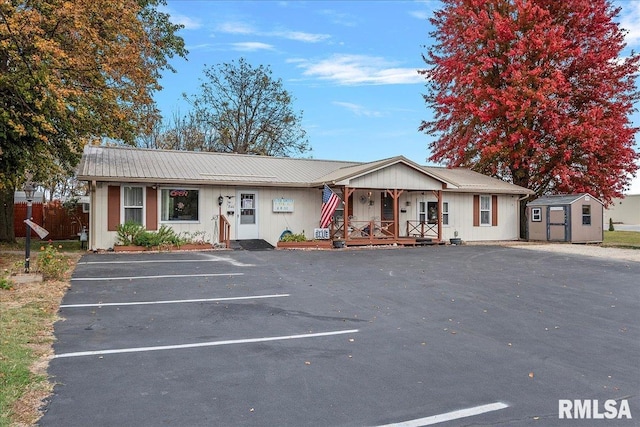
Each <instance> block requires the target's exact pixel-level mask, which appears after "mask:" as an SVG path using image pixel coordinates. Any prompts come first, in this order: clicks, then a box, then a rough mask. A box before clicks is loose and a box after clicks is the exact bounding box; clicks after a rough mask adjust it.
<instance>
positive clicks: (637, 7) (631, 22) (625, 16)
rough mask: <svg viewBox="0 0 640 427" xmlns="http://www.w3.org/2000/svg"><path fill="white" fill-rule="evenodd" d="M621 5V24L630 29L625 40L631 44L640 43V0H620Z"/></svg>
mask: <svg viewBox="0 0 640 427" xmlns="http://www.w3.org/2000/svg"><path fill="white" fill-rule="evenodd" d="M616 5H617V6H621V7H622V10H621V11H620V16H619V19H620V26H621V27H622V28H624V29H625V30H627V31H628V33H627V36H626V37H625V41H626V42H627V44H628V45H629V46H637V45H638V44H640V1H635V0H633V1H618V2H616Z"/></svg>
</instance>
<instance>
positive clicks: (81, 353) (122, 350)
mask: <svg viewBox="0 0 640 427" xmlns="http://www.w3.org/2000/svg"><path fill="white" fill-rule="evenodd" d="M357 332H359V330H358V329H348V330H345V331H330V332H317V333H311V334H300V335H285V336H279V337H263V338H248V339H241V340H226V341H210V342H201V343H192V344H180V345H162V346H156V347H133V348H120V349H114V350H97V351H79V352H75V353H61V354H56V355H54V356H53V358H54V359H62V358H67V357H82V356H102V355H105V354H119V353H140V352H145V351H159V350H178V349H184V348H198V347H214V346H219V345H231V344H249V343H258V342H269V341H283V340H294V339H301V338H318V337H328V336H333V335H345V334H355V333H357Z"/></svg>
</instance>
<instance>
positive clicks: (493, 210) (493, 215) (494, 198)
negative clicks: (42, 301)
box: [491, 196, 498, 227]
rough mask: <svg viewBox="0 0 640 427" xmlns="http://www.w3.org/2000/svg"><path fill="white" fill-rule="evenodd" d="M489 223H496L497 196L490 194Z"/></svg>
mask: <svg viewBox="0 0 640 427" xmlns="http://www.w3.org/2000/svg"><path fill="white" fill-rule="evenodd" d="M491 225H493V226H494V227H495V226H496V225H498V196H491Z"/></svg>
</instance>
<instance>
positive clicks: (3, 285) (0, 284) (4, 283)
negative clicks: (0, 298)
mask: <svg viewBox="0 0 640 427" xmlns="http://www.w3.org/2000/svg"><path fill="white" fill-rule="evenodd" d="M12 288H13V282H12V281H11V280H9V279H8V278H6V277H1V278H0V289H4V290H5V291H8V290H10V289H12Z"/></svg>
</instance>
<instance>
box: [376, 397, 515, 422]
mask: <svg viewBox="0 0 640 427" xmlns="http://www.w3.org/2000/svg"><path fill="white" fill-rule="evenodd" d="M508 407H509V405H507V404H506V403H503V402H495V403H489V404H487V405H480V406H475V407H473V408H466V409H459V410H457V411H452V412H446V413H444V414H439V415H433V416H430V417H426V418H420V419H416V420H409V421H404V422H401V423H395V424H385V425H383V426H379V427H422V426H430V425H434V424H439V423H444V422H447V421H453V420H459V419H461V418H467V417H473V416H474V415H481V414H486V413H487V412H494V411H499V410H500V409H505V408H508Z"/></svg>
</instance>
